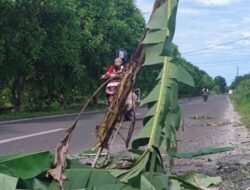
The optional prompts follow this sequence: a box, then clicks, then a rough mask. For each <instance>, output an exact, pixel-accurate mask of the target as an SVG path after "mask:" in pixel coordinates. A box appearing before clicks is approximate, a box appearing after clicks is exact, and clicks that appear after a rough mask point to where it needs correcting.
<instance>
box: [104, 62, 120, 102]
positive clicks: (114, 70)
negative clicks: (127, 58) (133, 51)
mask: <svg viewBox="0 0 250 190" xmlns="http://www.w3.org/2000/svg"><path fill="white" fill-rule="evenodd" d="M123 71H124V66H123V65H122V60H121V59H120V58H116V59H115V61H114V64H112V65H110V66H109V67H108V70H107V71H106V72H105V73H104V74H103V75H102V76H101V79H109V78H110V77H112V79H111V81H110V82H109V83H108V84H107V86H106V97H107V104H108V105H110V103H111V102H112V101H113V95H114V93H115V91H116V89H117V87H118V85H119V84H120V82H121V77H120V76H118V75H119V73H122V72H123Z"/></svg>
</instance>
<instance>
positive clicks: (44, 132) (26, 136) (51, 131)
mask: <svg viewBox="0 0 250 190" xmlns="http://www.w3.org/2000/svg"><path fill="white" fill-rule="evenodd" d="M64 130H65V129H64V128H58V129H53V130H49V131H43V132H39V133H33V134H29V135H24V136H20V137H14V138H9V139H4V140H0V144H4V143H7V142H11V141H16V140H21V139H26V138H30V137H35V136H39V135H45V134H48V133H55V132H58V131H64Z"/></svg>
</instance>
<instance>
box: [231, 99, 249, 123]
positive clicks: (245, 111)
mask: <svg viewBox="0 0 250 190" xmlns="http://www.w3.org/2000/svg"><path fill="white" fill-rule="evenodd" d="M231 99H232V100H233V103H234V105H235V109H236V111H237V112H238V113H239V114H240V116H241V120H242V122H243V123H244V124H245V125H246V126H247V127H248V128H250V100H248V99H247V98H239V97H236V96H235V95H232V96H231Z"/></svg>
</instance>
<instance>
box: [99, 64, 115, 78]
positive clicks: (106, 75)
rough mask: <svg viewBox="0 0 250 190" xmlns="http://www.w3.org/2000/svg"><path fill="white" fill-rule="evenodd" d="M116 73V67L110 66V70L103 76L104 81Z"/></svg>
mask: <svg viewBox="0 0 250 190" xmlns="http://www.w3.org/2000/svg"><path fill="white" fill-rule="evenodd" d="M113 72H114V66H113V65H110V66H109V67H108V70H107V71H106V72H105V73H104V74H103V75H102V76H101V78H102V79H104V78H108V77H110V75H111V74H112V73H113Z"/></svg>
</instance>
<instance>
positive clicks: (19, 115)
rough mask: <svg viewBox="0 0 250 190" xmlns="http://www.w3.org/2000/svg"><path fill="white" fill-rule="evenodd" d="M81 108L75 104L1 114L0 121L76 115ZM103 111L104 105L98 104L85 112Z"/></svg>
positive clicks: (89, 107)
mask: <svg viewBox="0 0 250 190" xmlns="http://www.w3.org/2000/svg"><path fill="white" fill-rule="evenodd" d="M82 107H83V105H80V104H77V105H71V106H67V107H65V108H61V109H58V110H51V111H38V112H27V111H20V112H12V113H1V114H0V121H9V120H16V119H27V118H35V117H44V116H56V115H62V114H71V113H76V114H77V113H79V112H80V111H81V109H82ZM104 109H105V104H103V103H99V104H97V105H92V106H88V107H87V108H86V110H85V111H101V110H104Z"/></svg>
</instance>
